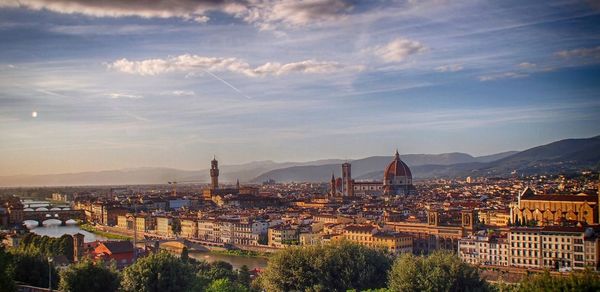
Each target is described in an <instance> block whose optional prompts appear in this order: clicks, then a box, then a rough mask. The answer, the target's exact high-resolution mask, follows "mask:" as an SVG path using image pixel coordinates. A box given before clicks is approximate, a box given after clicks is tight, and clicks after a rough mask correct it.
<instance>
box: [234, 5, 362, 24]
mask: <svg viewBox="0 0 600 292" xmlns="http://www.w3.org/2000/svg"><path fill="white" fill-rule="evenodd" d="M253 2H254V3H253V5H252V6H251V7H250V8H249V9H247V10H243V11H241V12H240V13H238V14H237V15H238V16H239V17H241V18H243V19H244V20H245V21H246V22H248V23H253V24H256V25H258V26H259V27H260V28H262V29H272V28H273V27H274V26H276V25H279V24H283V25H285V26H304V25H308V24H311V23H320V22H326V21H331V20H336V19H341V18H344V17H345V16H346V14H347V13H348V12H350V11H351V10H352V8H353V5H352V3H351V1H346V0H303V1H294V0H276V1H253Z"/></svg>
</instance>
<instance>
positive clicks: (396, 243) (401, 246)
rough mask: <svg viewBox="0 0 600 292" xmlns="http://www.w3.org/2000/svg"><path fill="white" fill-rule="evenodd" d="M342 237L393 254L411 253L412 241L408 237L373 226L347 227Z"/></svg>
mask: <svg viewBox="0 0 600 292" xmlns="http://www.w3.org/2000/svg"><path fill="white" fill-rule="evenodd" d="M342 235H343V236H342V237H341V238H344V239H346V240H348V241H351V242H355V243H358V244H360V245H364V246H368V247H373V248H384V249H386V250H387V251H389V252H391V253H394V254H401V253H412V252H413V239H412V237H411V236H410V235H408V234H403V233H399V232H391V231H384V230H381V229H380V228H378V227H377V226H373V225H356V224H355V225H348V226H346V227H344V229H343V234H342Z"/></svg>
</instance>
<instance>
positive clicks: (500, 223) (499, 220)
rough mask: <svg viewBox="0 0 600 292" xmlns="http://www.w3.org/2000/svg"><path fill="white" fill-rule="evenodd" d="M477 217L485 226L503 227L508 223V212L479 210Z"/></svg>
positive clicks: (507, 210)
mask: <svg viewBox="0 0 600 292" xmlns="http://www.w3.org/2000/svg"><path fill="white" fill-rule="evenodd" d="M478 217H479V221H481V223H483V224H485V225H487V226H496V227H504V226H508V224H509V223H510V210H509V209H506V210H481V211H479V212H478Z"/></svg>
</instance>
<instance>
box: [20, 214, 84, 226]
mask: <svg viewBox="0 0 600 292" xmlns="http://www.w3.org/2000/svg"><path fill="white" fill-rule="evenodd" d="M48 219H57V220H60V221H62V224H63V225H64V224H65V222H66V221H67V220H70V219H73V220H82V221H85V213H84V212H83V210H36V211H24V212H23V221H25V220H35V221H37V222H38V225H40V226H41V225H42V222H44V221H46V220H48Z"/></svg>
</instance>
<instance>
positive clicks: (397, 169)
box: [383, 150, 412, 183]
mask: <svg viewBox="0 0 600 292" xmlns="http://www.w3.org/2000/svg"><path fill="white" fill-rule="evenodd" d="M397 177H405V178H406V179H408V180H412V173H411V172H410V168H408V165H406V163H404V161H402V160H400V154H398V150H396V155H395V157H394V160H392V162H390V164H389V165H388V166H387V167H386V168H385V172H384V175H383V181H384V183H392V182H395V181H396V178H397Z"/></svg>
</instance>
